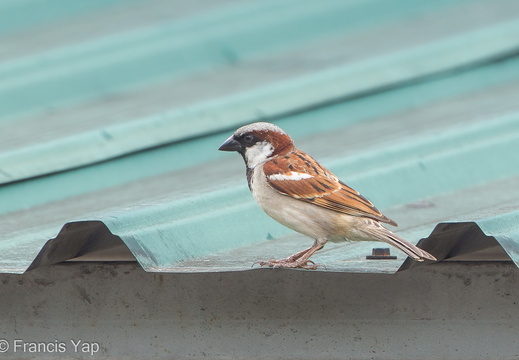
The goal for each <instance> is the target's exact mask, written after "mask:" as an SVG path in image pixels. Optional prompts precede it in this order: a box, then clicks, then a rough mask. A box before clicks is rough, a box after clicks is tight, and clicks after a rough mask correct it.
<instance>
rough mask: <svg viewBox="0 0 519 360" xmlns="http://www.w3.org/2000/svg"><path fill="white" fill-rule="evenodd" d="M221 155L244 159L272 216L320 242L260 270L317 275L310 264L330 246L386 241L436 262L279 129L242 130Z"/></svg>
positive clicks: (261, 203) (263, 205)
mask: <svg viewBox="0 0 519 360" xmlns="http://www.w3.org/2000/svg"><path fill="white" fill-rule="evenodd" d="M218 150H220V151H235V152H238V153H239V154H240V155H241V156H242V158H243V160H244V161H245V166H246V175H247V183H248V185H249V189H250V191H251V193H252V196H253V197H254V199H255V200H256V202H257V203H258V205H259V206H260V207H261V209H263V211H264V212H265V213H266V214H267V215H269V216H270V217H271V218H273V219H274V220H276V221H277V222H279V223H281V224H282V225H284V226H286V227H288V228H290V229H292V230H294V231H296V232H299V233H301V234H304V235H306V236H308V237H310V238H313V239H314V243H313V245H312V246H311V247H309V248H308V249H305V250H302V251H299V252H297V253H295V254H293V255H291V256H289V257H287V258H284V259H280V260H266V261H258V262H257V263H258V264H259V265H260V266H262V267H263V266H267V267H272V268H301V269H309V270H315V269H317V268H318V266H319V265H317V264H315V263H314V262H313V261H312V260H310V259H309V258H310V257H311V256H312V255H313V254H314V253H315V252H316V251H319V250H321V249H322V248H323V247H324V245H325V244H326V243H327V242H328V241H331V242H341V241H382V242H385V243H388V244H390V245H392V246H394V247H396V248H398V249H400V250H401V251H403V252H404V253H405V254H407V255H408V256H409V257H411V258H412V259H414V260H416V261H424V260H433V261H434V260H436V258H435V257H434V256H433V255H431V254H429V253H428V252H426V251H425V250H422V249H420V248H418V247H417V246H415V245H413V244H412V243H410V242H408V241H407V240H405V239H403V238H402V237H400V236H398V235H396V234H395V233H393V232H392V231H391V230H389V229H388V228H386V227H385V226H384V225H382V223H385V224H389V225H393V226H398V225H397V223H396V222H395V221H393V220H391V219H390V218H388V217H386V216H385V215H383V214H382V213H381V212H380V211H379V210H378V209H377V208H376V207H375V206H374V205H373V203H371V201H369V200H368V199H367V198H365V197H364V196H362V195H361V194H360V193H359V192H358V191H356V190H354V189H353V188H351V187H349V186H348V185H346V184H345V183H344V182H342V181H341V180H339V178H338V177H337V176H335V175H334V174H333V173H332V172H331V171H329V170H328V169H326V168H325V167H324V166H323V165H321V164H320V163H319V162H318V161H316V160H315V159H314V158H312V157H311V156H310V155H308V154H306V153H305V152H303V151H301V150H299V149H298V148H297V147H296V146H295V145H294V142H293V140H292V138H291V137H290V136H289V135H288V134H287V133H286V132H285V131H283V130H282V129H281V128H280V127H278V126H277V125H274V124H271V123H267V122H255V123H252V124H249V125H245V126H242V127H240V128H239V129H238V130H236V131H235V132H234V134H232V135H231V136H230V137H229V138H228V139H227V140H225V142H224V143H223V144H222V145H221V146H220V147H219V149H218Z"/></svg>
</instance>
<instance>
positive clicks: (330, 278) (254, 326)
mask: <svg viewBox="0 0 519 360" xmlns="http://www.w3.org/2000/svg"><path fill="white" fill-rule="evenodd" d="M0 276H1V284H2V296H1V298H0V299H1V300H0V318H1V319H2V326H1V330H0V339H5V340H6V342H4V344H3V345H4V346H5V344H7V345H8V346H9V349H8V350H7V351H6V352H5V354H2V357H3V358H8V359H26V358H42V357H44V358H59V359H63V358H70V357H74V358H80V359H120V358H125V359H140V358H146V359H204V358H208V359H317V358H318V359H416V358H422V359H424V358H427V359H516V358H519V341H518V336H517V334H518V333H519V321H518V320H519V287H518V285H519V270H518V269H517V268H516V267H515V265H512V264H511V263H507V262H501V263H437V264H433V265H430V266H425V267H420V268H415V269H411V270H408V271H403V272H400V273H397V274H392V275H388V274H369V273H365V274H359V273H334V272H311V271H297V270H296V271H291V270H281V269H276V270H272V269H256V270H252V271H244V272H228V273H203V274H197V273H187V274H181V273H176V274H170V273H164V274H161V273H146V272H144V271H143V270H142V269H141V268H140V267H139V266H138V265H137V264H136V263H118V264H116V263H114V264H96V263H67V264H62V265H55V266H51V267H43V268H39V269H36V270H33V271H30V272H27V273H25V274H23V275H12V274H2V275H0ZM79 340H81V341H82V342H81V344H80V345H79V346H78V347H77V348H75V347H74V344H73V343H72V341H74V343H75V344H77V343H78V341H79ZM33 343H37V344H41V343H44V344H46V346H47V348H46V350H47V351H46V352H45V353H44V352H41V351H39V352H30V351H29V350H30V347H31V346H33V347H34V345H32V344H33ZM24 344H25V345H24ZM53 344H55V346H54V345H53ZM96 344H97V345H98V346H99V348H97V347H96V346H97V345H96ZM23 346H25V349H24V348H23ZM41 346H43V345H41ZM82 346H84V347H82ZM96 349H98V351H97V352H94V350H96ZM0 350H2V344H1V341H0ZM15 350H16V352H15ZM24 350H25V351H24ZM40 350H41V348H40ZM59 350H64V352H60V351H59ZM76 350H77V351H76ZM83 350H85V351H86V352H83ZM92 353H93V354H92Z"/></svg>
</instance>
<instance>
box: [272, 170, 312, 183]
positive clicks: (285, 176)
mask: <svg viewBox="0 0 519 360" xmlns="http://www.w3.org/2000/svg"><path fill="white" fill-rule="evenodd" d="M312 177H313V176H312V175H310V174H305V173H299V172H295V171H291V172H289V173H288V174H273V175H270V176H269V180H278V181H285V180H288V181H290V180H292V181H297V180H304V179H310V178H312Z"/></svg>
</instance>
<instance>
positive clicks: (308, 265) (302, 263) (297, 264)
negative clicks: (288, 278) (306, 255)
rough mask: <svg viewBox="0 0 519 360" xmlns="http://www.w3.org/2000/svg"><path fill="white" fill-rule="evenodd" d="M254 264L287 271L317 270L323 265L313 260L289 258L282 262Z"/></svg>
mask: <svg viewBox="0 0 519 360" xmlns="http://www.w3.org/2000/svg"><path fill="white" fill-rule="evenodd" d="M254 264H259V265H260V266H261V267H263V266H268V267H271V268H286V269H307V270H317V268H318V267H319V266H321V265H319V264H316V263H314V262H313V261H312V260H304V259H293V258H292V257H288V258H286V259H281V260H268V261H256V262H255V263H254Z"/></svg>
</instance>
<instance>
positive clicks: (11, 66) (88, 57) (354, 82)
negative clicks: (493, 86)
mask: <svg viewBox="0 0 519 360" xmlns="http://www.w3.org/2000/svg"><path fill="white" fill-rule="evenodd" d="M279 4H280V3H279V2H274V3H261V5H258V4H256V5H254V6H252V8H249V7H250V6H251V5H250V4H247V5H242V6H245V7H246V8H245V9H242V8H241V7H238V8H237V9H235V8H233V9H229V10H227V11H223V12H222V13H219V14H209V15H208V14H204V16H205V17H210V18H211V19H213V18H215V17H217V16H222V17H223V18H222V19H218V21H216V26H217V27H216V28H217V29H220V28H221V27H223V29H222V30H221V31H223V32H224V34H227V35H229V34H228V32H229V29H228V26H229V25H228V24H227V22H228V21H230V20H229V19H228V17H229V16H230V17H232V19H235V20H236V21H238V20H237V19H239V21H240V25H235V27H233V28H232V30H233V32H232V34H233V36H238V38H239V39H241V38H242V37H243V36H244V35H243V30H241V29H240V28H239V26H245V27H247V28H248V27H251V26H253V25H254V26H255V28H254V33H257V34H261V36H264V34H265V26H267V24H269V23H270V22H274V23H275V24H282V26H283V27H288V28H289V29H290V31H289V30H287V29H276V28H269V31H276V33H279V34H282V35H280V36H275V37H269V38H270V40H271V41H275V42H280V41H281V44H280V46H281V45H286V43H290V44H291V46H294V45H295V44H297V41H296V40H295V39H299V40H298V41H301V39H303V38H305V37H307V36H308V34H307V31H310V30H311V33H312V34H313V35H312V38H313V37H315V36H317V35H320V36H324V35H326V33H327V32H328V31H331V30H333V31H337V32H341V31H348V30H349V29H344V28H341V27H340V28H336V26H338V24H342V25H343V26H346V24H350V23H349V22H347V21H345V19H344V16H345V14H348V16H352V15H351V14H354V13H355V12H354V11H353V12H352V9H351V6H352V5H351V4H349V3H347V2H344V1H332V2H331V3H330V5H333V6H331V7H330V8H326V9H327V10H326V11H324V12H323V13H321V12H317V13H315V10H316V6H317V5H316V3H315V2H308V4H307V6H306V7H302V9H304V11H303V10H301V11H303V13H302V14H301V13H296V14H293V13H292V12H293V10H294V9H293V5H294V4H292V3H290V2H283V3H282V4H283V5H279ZM366 4H369V7H368V8H367V9H366V10H363V11H368V10H369V9H372V6H379V5H380V4H379V3H378V2H377V1H374V2H369V3H366ZM434 4H435V6H438V7H440V8H442V7H443V6H446V4H447V2H435V3H434ZM301 5H302V4H300V3H298V4H297V7H298V8H299V7H300V6H301ZM280 6H281V9H279V8H278V7H280ZM362 6H367V5H361V7H362ZM258 7H259V9H258ZM272 7H275V8H276V9H275V11H274V10H273V9H272ZM318 8H319V9H323V7H322V6H318ZM260 10H261V14H262V16H264V17H268V19H269V21H266V18H263V17H261V16H254V17H253V18H254V19H255V20H254V21H255V22H254V23H251V21H250V13H251V12H254V13H256V12H258V11H260ZM281 10H283V11H281ZM427 10H431V9H430V8H429V5H425V2H417V1H410V2H409V4H404V3H403V2H401V1H400V2H395V3H394V4H393V6H392V12H388V13H386V12H384V13H381V14H386V15H385V16H388V20H393V21H394V20H395V19H394V16H393V15H394V14H400V16H404V15H408V16H409V15H413V16H417V15H418V14H419V13H420V12H421V11H427ZM413 11H414V12H413ZM408 12H411V14H409V13H408ZM273 13H274V14H276V15H275V16H277V17H278V18H276V19H277V20H276V19H274V20H273V19H272V16H273V15H272V14H273ZM310 13H311V14H312V17H311V19H312V21H307V16H309V14H310ZM287 14H290V16H289V17H288V19H287V16H288V15H287ZM245 15H249V16H248V17H247V19H248V20H247V21H243V17H244V16H245ZM381 16H383V15H381ZM331 18H332V19H331ZM364 18H365V19H368V17H367V16H365V17H364ZM397 18H398V17H397ZM289 19H290V20H291V21H292V22H290V21H288V20H289ZM282 20H283V21H282ZM372 20H373V19H371V20H369V21H372ZM388 20H385V21H388ZM366 21H368V20H366ZM381 21H382V20H381ZM201 22H202V23H204V24H206V23H207V24H206V28H205V30H204V31H205V32H206V33H202V34H196V35H192V34H191V33H192V32H193V28H194V27H198V26H200V23H201ZM300 22H304V24H305V26H298V24H299V25H300ZM210 25H213V24H212V23H211V22H209V21H208V20H207V19H206V18H203V19H198V18H195V19H189V21H188V25H182V24H181V25H179V24H177V23H174V24H173V25H172V27H173V30H175V31H178V29H177V27H180V28H181V33H180V34H177V33H175V31H173V30H171V31H173V33H170V32H168V31H165V30H164V28H162V27H161V28H160V29H159V30H155V31H158V33H155V32H153V31H152V34H146V35H143V34H140V33H137V34H134V33H131V34H130V35H127V37H128V38H124V39H121V38H119V37H116V38H115V39H109V40H103V41H102V43H101V45H100V44H98V43H97V42H95V43H94V44H93V45H92V47H93V49H90V46H85V45H81V47H79V46H78V47H76V48H73V49H66V50H65V51H63V50H59V51H57V53H56V54H45V55H44V59H43V60H42V59H39V58H38V57H30V58H28V59H23V60H13V61H11V62H8V63H5V64H0V76H1V77H4V81H3V82H2V84H0V98H2V99H3V101H2V102H1V103H0V105H3V107H4V110H3V111H4V113H5V114H6V115H9V116H11V117H13V116H16V113H17V111H18V110H16V109H14V108H11V107H13V106H15V107H16V106H18V107H20V109H23V110H24V111H26V110H27V109H31V108H33V107H34V110H33V111H37V110H38V109H39V110H40V111H41V106H42V105H43V104H47V105H48V104H49V103H50V104H55V103H56V102H57V101H58V100H57V99H59V101H65V100H64V99H66V98H67V97H69V96H74V92H77V93H78V94H79V95H81V96H82V97H85V98H89V97H91V95H89V93H95V94H97V95H96V96H102V95H103V96H108V94H109V93H110V92H114V91H117V90H120V89H121V88H124V87H130V86H132V81H131V80H129V79H128V76H130V77H131V76H139V77H142V78H145V79H146V81H147V82H150V81H151V80H152V79H154V78H157V77H159V76H163V77H164V76H167V75H166V74H164V73H162V72H165V71H177V72H181V73H182V76H186V75H187V74H188V73H190V72H191V71H199V72H200V71H202V70H203V69H205V67H202V68H200V67H198V66H197V65H196V62H197V61H211V58H212V57H211V56H208V55H206V54H204V53H199V52H196V51H195V52H194V53H193V54H191V55H189V57H188V59H187V60H186V59H184V58H183V57H184V56H187V55H185V54H186V53H188V54H190V51H185V50H184V49H177V50H175V51H178V53H177V52H174V54H173V55H172V54H166V55H164V54H162V52H164V51H166V50H167V51H173V50H174V49H171V48H172V46H173V45H172V44H171V38H172V37H173V38H175V39H176V38H178V37H180V36H182V37H181V38H182V45H185V46H193V44H196V46H197V47H202V49H203V51H204V52H206V51H210V50H211V49H210V48H211V46H208V45H207V43H208V42H209V43H211V41H216V40H211V39H212V38H211V37H212V36H215V35H214V34H213V32H214V31H215V29H214V27H211V26H210ZM224 25H225V26H224ZM324 25H326V26H324ZM184 26H185V27H187V28H186V29H184ZM280 26H281V25H280ZM314 27H315V29H314ZM301 29H305V30H304V33H297V31H302V30H301ZM317 29H320V30H319V31H317ZM296 30H297V31H296ZM294 31H296V33H295V34H294V33H293V32H294ZM162 32H165V33H164V34H163V33H162ZM184 32H185V33H187V34H191V35H189V36H194V37H195V39H191V38H190V37H187V38H185V34H184ZM204 34H205V35H204ZM209 34H210V35H209ZM237 34H239V35H237ZM227 35H226V36H227ZM222 36H223V35H222ZM229 36H230V35H229ZM258 36H260V35H258ZM283 36H285V37H286V38H283ZM155 37H159V39H158V40H150V38H151V39H155ZM294 37H295V38H294ZM489 39H499V41H494V40H492V41H490V40H489ZM517 39H519V23H518V22H516V21H511V22H505V23H499V24H497V25H495V26H494V27H491V28H485V29H482V30H481V29H475V30H474V31H471V32H468V33H462V34H460V35H457V36H451V37H447V38H443V39H441V40H439V41H435V42H432V43H427V44H424V45H422V46H418V47H411V48H409V49H406V50H405V51H395V52H391V53H390V54H389V55H385V56H381V57H376V58H374V59H372V60H369V61H363V62H361V63H354V64H348V65H346V66H340V67H336V68H333V69H330V70H326V71H321V72H317V73H312V74H310V75H308V76H304V77H299V78H296V79H292V80H288V81H285V82H281V83H275V84H271V85H269V86H266V87H262V88H259V89H254V90H253V91H250V92H246V93H241V94H238V95H235V96H231V97H229V98H224V99H218V100H214V101H210V102H209V103H203V104H198V105H197V106H194V107H190V108H187V109H186V108H182V109H180V110H179V109H174V110H170V111H167V112H162V113H161V114H158V115H154V116H151V117H146V118H143V119H132V121H128V122H124V123H118V124H113V125H106V126H102V127H100V128H96V129H94V130H91V131H86V132H82V133H80V134H74V135H73V136H65V137H61V138H58V139H54V140H52V141H48V142H45V143H41V144H31V145H30V146H27V147H23V148H18V147H17V146H15V147H14V149H12V150H8V151H6V152H5V153H4V154H0V164H2V167H1V169H0V170H1V172H0V181H2V182H10V181H17V180H21V179H24V178H29V177H33V176H39V175H43V174H46V173H52V172H56V171H63V170H66V169H70V168H74V167H77V166H84V165H87V164H91V163H95V162H98V161H102V160H106V159H110V158H113V157H117V156H120V155H124V154H127V153H129V152H133V151H139V150H143V149H147V148H151V147H154V146H160V145H164V144H168V143H172V142H177V141H182V140H189V139H191V138H193V137H197V136H203V135H205V134H210V133H211V132H215V131H221V130H223V129H230V128H231V127H237V126H238V125H241V124H244V123H249V122H253V121H257V120H260V119H262V118H279V117H283V116H286V115H289V114H292V113H296V112H301V111H302V110H307V109H309V108H312V107H316V106H321V105H323V104H327V103H330V102H333V101H338V100H340V99H344V98H348V97H355V96H359V95H360V94H366V93H370V92H378V91H380V89H384V88H386V87H388V86H394V87H395V86H398V84H400V83H405V82H409V81H414V80H415V79H420V78H422V77H426V76H432V75H438V74H439V73H440V74H441V73H442V72H447V71H452V70H453V69H456V68H460V67H469V66H472V65H474V64H478V63H481V62H483V63H484V62H488V61H493V60H495V59H498V58H501V57H503V56H507V54H509V53H510V52H511V51H515V50H516V49H519V40H517ZM135 41H138V42H139V44H140V45H136V44H133V42H135ZM153 41H157V42H158V43H159V44H160V46H159V45H157V46H159V50H156V49H153V48H152V49H150V48H149V46H151V45H150V42H152V43H153ZM226 41H230V42H231V44H232V39H230V40H226ZM240 41H242V40H240ZM247 41H248V42H251V41H253V38H252V39H250V38H248V39H247ZM305 41H309V40H308V39H306V40H305ZM141 43H142V44H141ZM217 43H218V41H217ZM257 44H258V45H256V48H255V49H254V51H256V52H258V51H259V50H258V48H259V47H260V45H261V44H264V41H258V42H257ZM229 46H231V45H229ZM232 46H234V45H232ZM236 46H237V47H238V48H239V47H240V46H238V45H236ZM133 47H135V48H137V50H138V51H139V53H138V54H128V53H127V52H128V48H129V49H133ZM143 47H144V48H143ZM208 48H209V50H208ZM224 50H225V49H224ZM110 51H112V52H115V51H120V52H122V55H120V54H118V53H117V54H115V55H110V54H106V53H107V52H108V53H109V52H110ZM220 51H221V49H220ZM226 51H227V50H226ZM262 51H263V52H265V51H267V52H268V51H273V50H272V49H271V47H270V46H267V47H266V49H262ZM63 52H65V53H63ZM141 52H142V53H144V55H139V54H140V53H141ZM155 52H157V53H155ZM90 53H92V54H90ZM179 53H181V54H182V57H180V56H179ZM96 54H102V56H106V57H109V58H108V59H106V60H103V59H98V58H97V57H96V56H97V55H96ZM152 55H153V56H152ZM162 55H164V56H166V58H165V59H162V58H161V56H162ZM110 56H114V57H116V58H117V59H119V61H130V62H132V65H131V66H130V65H128V66H125V65H124V64H122V63H120V62H117V61H115V60H113V59H111V57H110ZM142 56H145V57H150V59H149V60H147V61H149V63H147V62H146V61H144V60H143V61H144V62H140V61H137V60H139V59H140V58H141V57H142ZM225 56H227V55H226V52H225V51H224V53H223V55H222V54H221V53H220V52H218V53H217V57H218V58H221V57H224V58H225ZM233 56H236V57H237V58H240V59H242V58H243V59H242V60H240V61H244V60H246V59H247V56H245V55H237V54H235V55H233ZM257 56H258V55H257ZM69 57H72V58H69ZM172 58H173V59H172ZM179 58H180V61H181V63H179V64H177V63H175V62H174V61H173V60H174V59H179ZM157 62H159V63H160V64H157ZM222 62H223V63H227V60H225V59H224V60H215V63H216V64H217V65H219V66H222ZM42 63H43V65H42ZM76 63H77V65H76V66H75V67H74V66H73V65H68V64H76ZM105 63H106V69H105V68H104V67H103V64H105ZM416 64H420V65H419V66H416ZM65 65H67V66H73V68H71V69H68V68H65V69H64V67H65ZM189 66H194V69H193V70H189ZM214 66H216V65H214ZM214 66H213V67H214ZM118 71H119V72H123V73H124V74H125V75H126V76H123V75H117V72H118ZM149 71H154V72H159V73H158V74H156V75H152V74H149V73H148V72H149ZM161 71H162V72H161ZM140 72H143V73H142V74H141V73H140ZM32 73H34V74H33V75H32ZM93 74H95V76H94V75H93ZM75 77H81V78H82V79H84V80H80V79H76V78H75ZM33 79H36V80H33ZM60 79H61V80H60ZM56 81H57V82H60V81H62V82H63V84H61V83H60V84H57V85H53V84H54V82H56ZM133 81H136V82H137V83H139V81H137V80H133ZM141 82H142V80H141ZM83 83H84V84H83ZM82 84H83V85H82ZM141 86H142V84H141ZM110 87H114V88H113V89H112V90H109V88H110ZM31 92H36V93H35V94H34V95H31ZM79 95H78V96H79ZM32 99H34V100H32ZM84 100H86V99H84ZM78 101H79V100H78ZM33 102H39V103H41V104H40V105H38V104H35V105H31V104H32V103H33ZM1 108H2V107H1V106H0V109H1ZM56 151H59V152H60V153H61V156H59V157H57V156H55V154H56ZM58 159H59V160H58ZM2 178H3V179H2Z"/></svg>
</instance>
